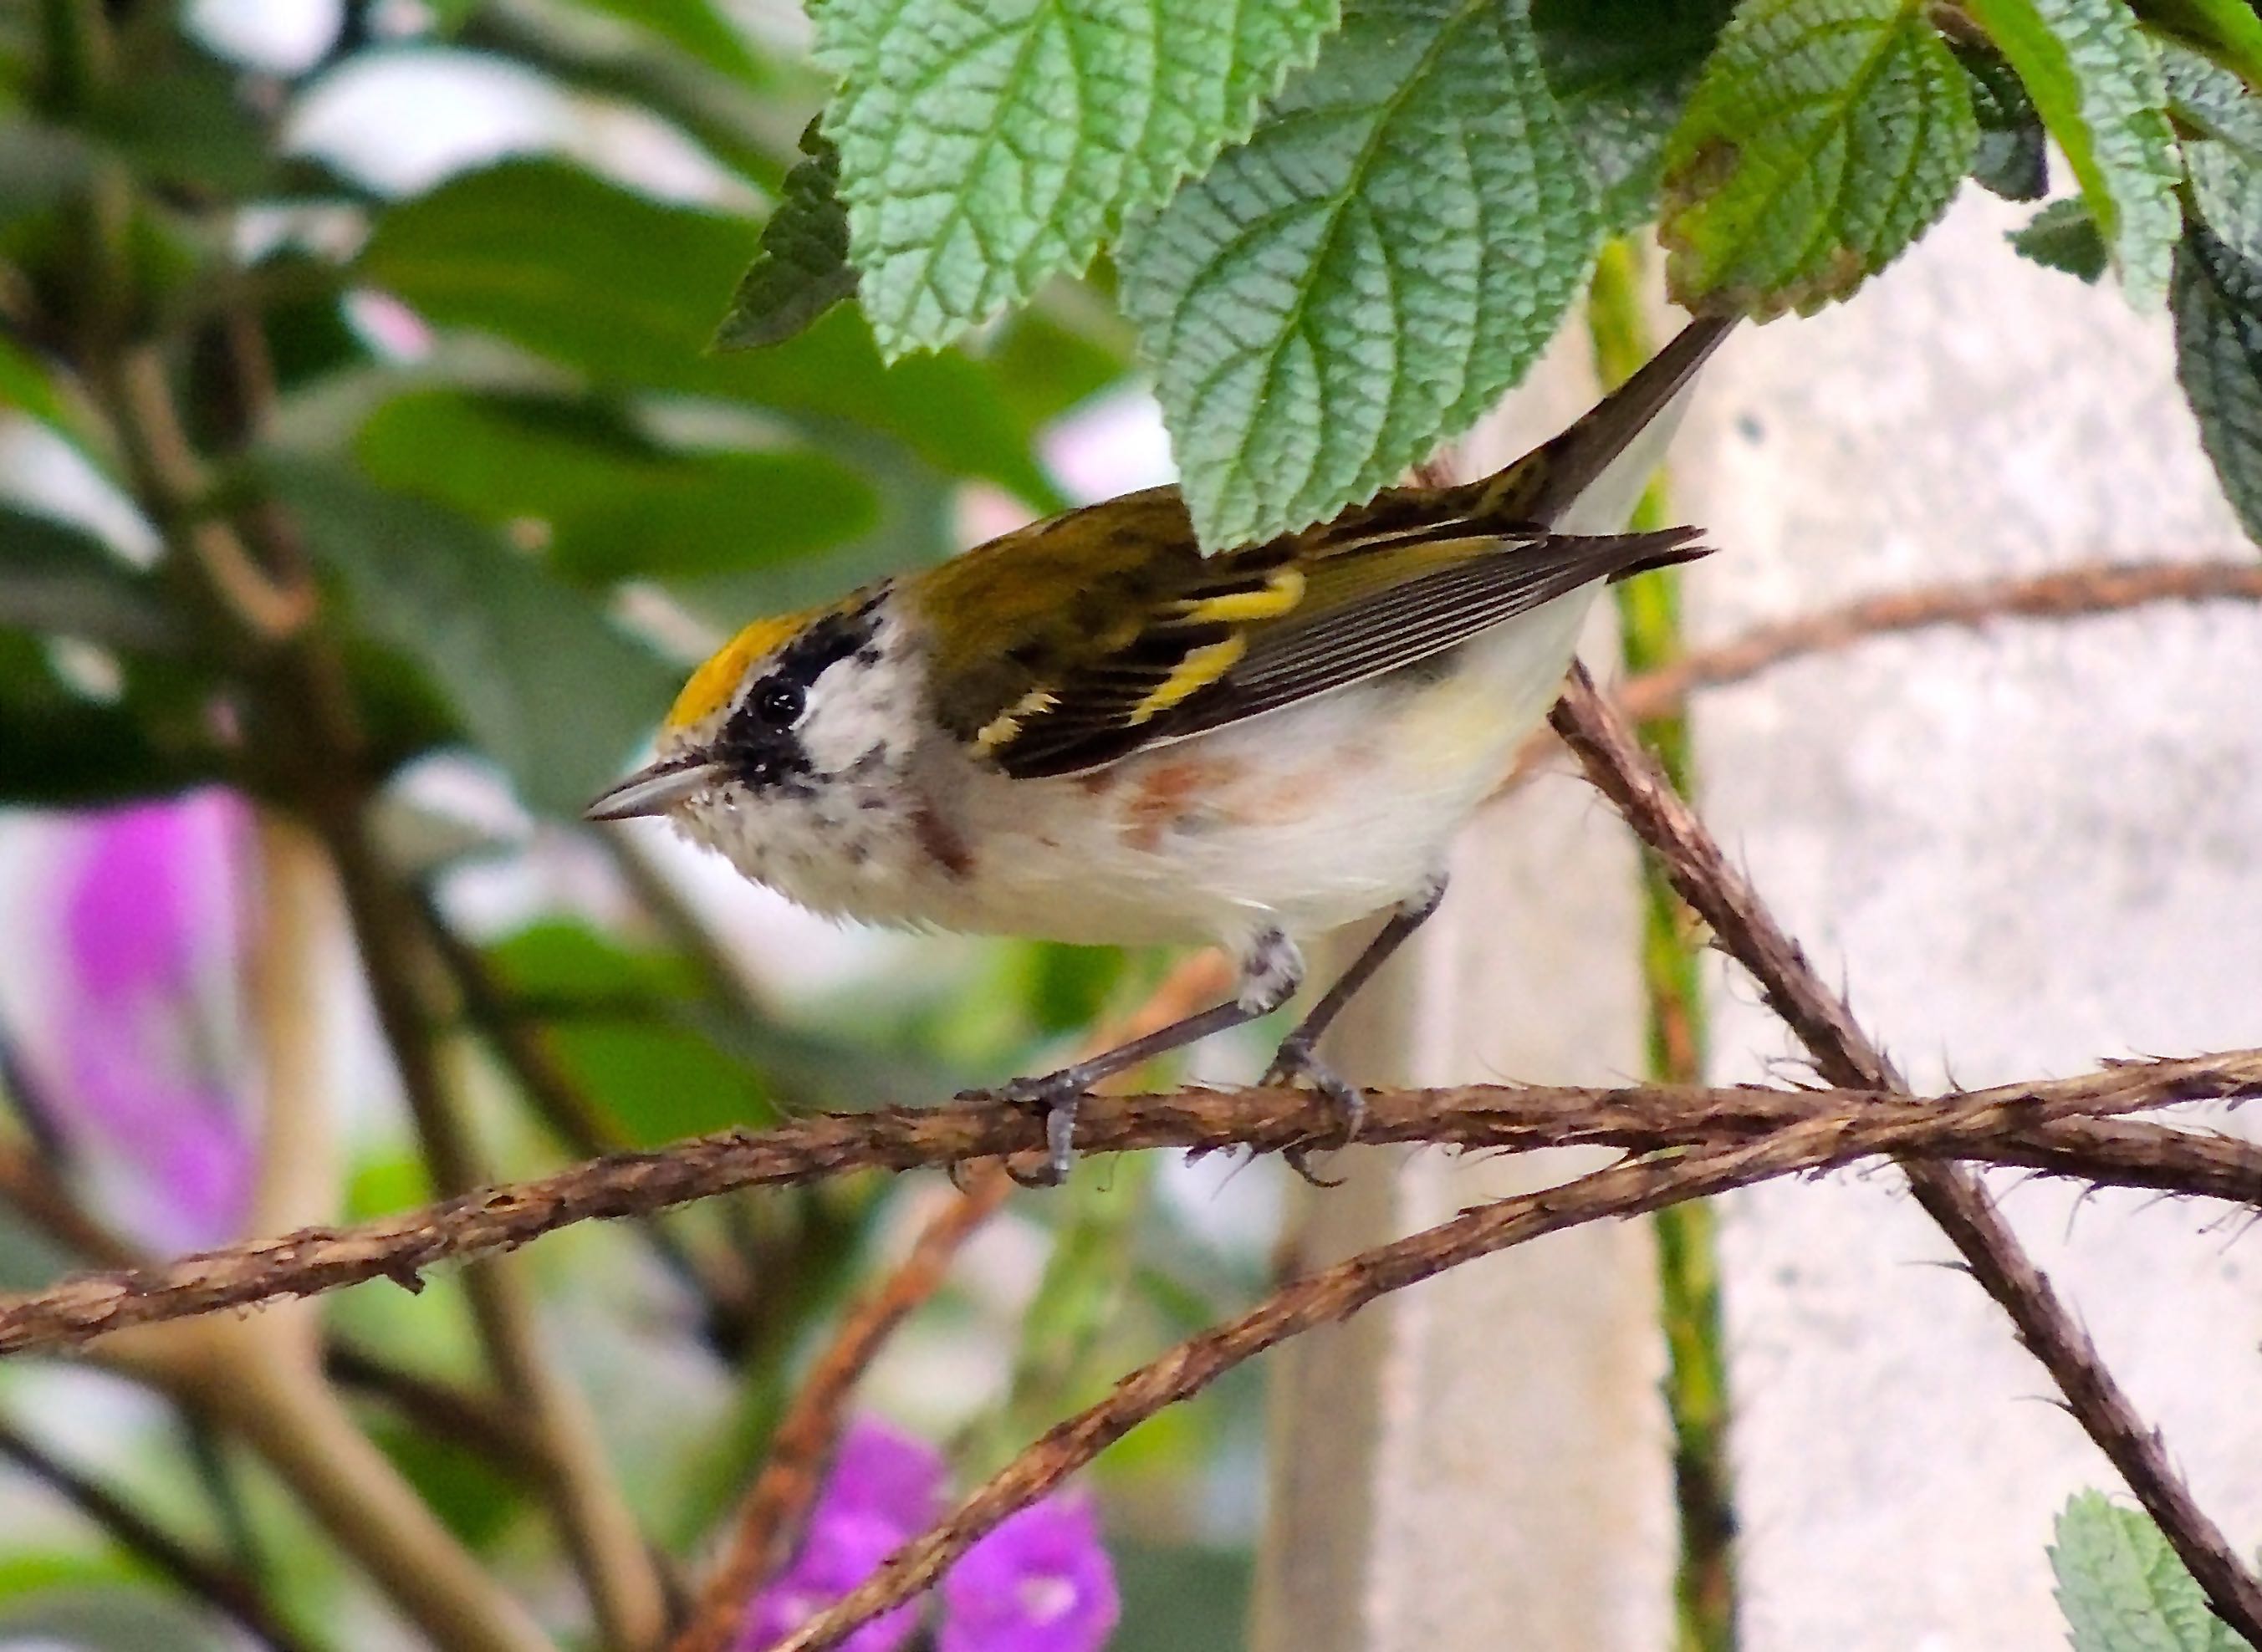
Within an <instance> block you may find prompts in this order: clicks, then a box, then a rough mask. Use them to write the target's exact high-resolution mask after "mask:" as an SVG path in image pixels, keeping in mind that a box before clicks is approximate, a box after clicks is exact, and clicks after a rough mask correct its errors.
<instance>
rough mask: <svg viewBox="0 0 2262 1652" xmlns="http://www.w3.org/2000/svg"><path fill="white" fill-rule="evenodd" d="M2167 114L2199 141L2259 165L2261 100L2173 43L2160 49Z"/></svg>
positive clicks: (2161, 44) (2261, 160)
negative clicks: (2219, 143) (2220, 144)
mask: <svg viewBox="0 0 2262 1652" xmlns="http://www.w3.org/2000/svg"><path fill="white" fill-rule="evenodd" d="M2158 54H2159V59H2160V79H2161V81H2162V83H2164V84H2165V86H2166V87H2167V92H2168V113H2169V114H2170V115H2171V116H2172V117H2173V118H2174V119H2176V120H2177V121H2178V122H2179V123H2181V124H2182V125H2183V126H2187V127H2189V128H2190V129H2191V130H2192V131H2194V132H2195V133H2198V134H2199V135H2200V136H2201V137H2202V138H2220V139H2221V140H2223V141H2224V142H2225V143H2229V144H2232V145H2235V146H2237V147H2238V148H2239V149H2241V150H2243V151H2244V152H2245V154H2247V155H2248V156H2249V157H2250V158H2251V159H2252V160H2253V161H2254V162H2256V164H2258V165H2262V97H2258V96H2257V95H2256V94H2255V93H2253V92H2251V91H2250V90H2248V89H2247V86H2246V83H2244V81H2242V80H2240V79H2239V78H2238V76H2237V75H2234V74H2232V73H2231V72H2230V70H2229V69H2226V68H2223V67H2222V65H2220V64H2218V63H2212V62H2209V61H2208V60H2207V59H2206V58H2204V57H2202V56H2201V55H2200V54H2198V53H2197V52H2194V51H2193V50H2191V49H2190V48H2189V47H2182V46H2178V45H2177V44H2176V43H2175V42H2174V41H2172V40H2162V41H2161V42H2159V44H2158Z"/></svg>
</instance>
